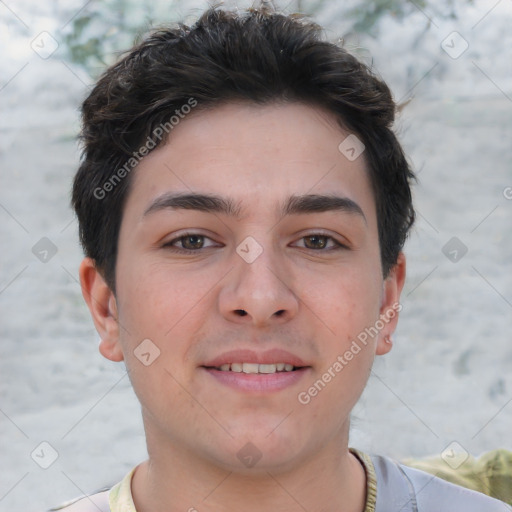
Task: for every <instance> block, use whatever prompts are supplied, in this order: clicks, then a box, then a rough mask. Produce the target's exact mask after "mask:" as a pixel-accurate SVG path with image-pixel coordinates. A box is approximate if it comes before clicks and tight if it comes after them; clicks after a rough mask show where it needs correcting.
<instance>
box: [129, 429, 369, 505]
mask: <svg viewBox="0 0 512 512" xmlns="http://www.w3.org/2000/svg"><path fill="white" fill-rule="evenodd" d="M345 430H346V432H345ZM343 431H344V432H343V433H342V436H341V437H343V439H340V436H337V437H336V438H334V439H333V440H332V442H329V443H326V444H325V445H323V446H321V447H315V450H313V451H314V454H312V455H305V456H302V457H297V459H296V460H294V461H293V463H292V464H288V465H287V467H286V468H283V467H278V466H274V467H264V466H262V467H261V468H260V469H258V470H256V466H255V467H254V468H252V469H250V470H245V471H244V472H240V471H239V470H238V469H229V468H228V467H222V465H221V464H219V463H215V462H214V461H212V460H205V458H199V457H198V456H197V454H195V453H194V452H193V451H192V450H190V449H187V448H184V447H183V446H180V445H179V444H178V443H175V444H173V443H169V442H167V443H166V444H164V443H162V440H159V442H158V443H152V442H150V439H151V436H148V453H149V460H148V461H146V462H144V463H142V464H141V465H140V466H139V467H138V468H137V470H136V471H135V474H134V476H133V480H132V495H133V499H134V502H135V506H136V509H137V512H150V511H154V510H167V511H169V512H175V511H176V512H177V511H180V512H183V511H189V512H194V511H198V512H210V511H211V512H213V511H215V512H224V511H226V512H227V511H232V510H244V512H262V511H267V510H273V511H276V512H277V511H283V512H284V511H286V512H289V511H295V510H296V511H300V512H303V511H304V510H308V511H314V510H322V511H326V512H327V511H333V512H334V511H336V512H362V511H363V510H364V506H365V500H366V476H365V472H364V469H363V468H362V466H361V464H360V463H359V461H358V460H357V459H356V457H355V456H354V455H352V454H351V453H350V452H349V451H348V448H347V444H348V425H347V428H346V429H345V428H344V429H343ZM148 433H149V432H146V434H148ZM157 445H158V449H156V448H155V449H154V450H153V449H152V448H153V446H157Z"/></svg>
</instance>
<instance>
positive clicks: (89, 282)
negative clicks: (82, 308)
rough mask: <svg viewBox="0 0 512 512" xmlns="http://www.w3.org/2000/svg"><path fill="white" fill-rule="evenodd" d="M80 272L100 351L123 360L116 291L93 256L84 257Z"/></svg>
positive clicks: (112, 358) (111, 357)
mask: <svg viewBox="0 0 512 512" xmlns="http://www.w3.org/2000/svg"><path fill="white" fill-rule="evenodd" d="M79 273H80V284H81V286H82V295H83V297H84V299H85V302H86V303H87V306H88V307H89V311H90V312H91V316H92V319H93V321H94V325H95V326H96V330H97V331H98V334H99V335H100V338H101V341H100V346H99V350H100V353H101V354H102V355H103V356H104V357H106V358H107V359H110V360H111V361H116V362H118V361H122V360H123V359H124V356H123V352H122V350H121V343H120V342H119V323H118V320H117V302H116V298H115V296H114V293H113V292H112V290H111V289H110V288H109V286H108V285H107V283H106V282H105V279H104V278H103V276H102V275H101V273H100V272H99V270H98V269H97V268H96V265H95V263H94V260H92V259H91V258H84V260H83V261H82V263H81V264H80V270H79Z"/></svg>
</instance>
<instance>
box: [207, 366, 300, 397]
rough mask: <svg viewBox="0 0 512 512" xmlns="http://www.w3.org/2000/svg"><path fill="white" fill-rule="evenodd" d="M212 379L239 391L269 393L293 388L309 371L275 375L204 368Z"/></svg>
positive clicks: (277, 373)
mask: <svg viewBox="0 0 512 512" xmlns="http://www.w3.org/2000/svg"><path fill="white" fill-rule="evenodd" d="M202 368H203V370H205V371H206V372H208V373H209V374H210V375H211V376H212V377H213V378H215V379H217V380H218V381H219V382H221V383H222V384H224V385H226V386H229V387H231V388H233V389H237V390H239V391H253V392H260V393H261V392H263V393H269V392H272V391H280V390H281V389H285V388H287V387H290V386H293V385H294V384H296V383H297V382H298V381H299V380H300V379H302V378H303V377H304V376H305V375H306V373H307V372H308V371H309V370H310V368H309V367H304V368H300V369H298V370H294V371H291V372H276V373H243V372H240V373H238V372H231V371H230V372H223V371H220V370H215V369H214V368H205V367H204V366H203V367H202Z"/></svg>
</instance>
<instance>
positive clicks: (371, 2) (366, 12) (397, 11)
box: [346, 0, 427, 35]
mask: <svg viewBox="0 0 512 512" xmlns="http://www.w3.org/2000/svg"><path fill="white" fill-rule="evenodd" d="M426 6H427V2H426V1H425V0H414V3H413V2H411V1H404V0H367V1H366V2H361V5H358V6H357V7H354V8H352V9H350V10H348V12H347V13H346V15H347V17H348V18H350V19H353V20H354V25H353V30H354V32H360V33H366V34H370V35H375V33H376V27H377V24H378V22H379V21H380V19H381V18H382V17H383V16H385V15H390V16H392V17H394V18H397V19H399V20H402V19H404V18H405V17H406V16H407V15H409V14H410V13H411V12H414V11H416V10H418V9H424V8H425V7H426Z"/></svg>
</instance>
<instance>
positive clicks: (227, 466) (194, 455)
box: [80, 103, 405, 512]
mask: <svg viewBox="0 0 512 512" xmlns="http://www.w3.org/2000/svg"><path fill="white" fill-rule="evenodd" d="M347 135H348V132H344V131H343V130H342V129H341V128H340V127H339V125H338V123H337V121H336V119H335V118H334V117H333V115H332V114H330V113H329V112H325V111H323V110H320V109H318V108H313V107H311V106H307V105H304V104H299V103H295V104H285V105H268V106H264V107H262V106H254V105H251V104H237V103H232V104H227V105H223V106H220V107H216V108H215V109H212V110H209V111H203V112H195V113H193V114H191V115H189V116H188V117H187V118H186V119H185V120H184V121H182V122H180V124H179V125H178V126H176V127H175V128H174V130H173V132H172V134H171V138H170V140H169V141H168V142H167V143H166V144H165V145H163V146H161V147H159V148H157V149H156V150H154V151H153V152H151V153H150V154H149V155H148V156H147V157H145V158H144V159H143V160H142V162H141V163H140V164H139V166H138V168H137V169H136V171H135V174H134V176H133V178H134V181H133V183H132V187H131V190H130V193H129V196H128V198H127V202H126V205H125V209H124V212H123V219H122V225H121V230H120V235H119V250H118V258H117V266H116V287H117V290H116V295H115V296H114V294H113V293H112V291H111V290H110V289H109V288H108V286H107V285H106V283H105V281H104V279H103V277H102V275H101V273H100V272H98V271H97V269H96V268H95V266H94V262H93V261H91V260H90V259H87V258H86V259H84V261H83V262H82V265H81V267H80V278H81V283H82V289H83V293H84V298H85V300H86V302H87V304H88V306H89V308H90V310H91V314H92V317H93V319H94V322H95V325H96V328H97V330H98V332H99V334H100V337H101V343H100V352H101V353H102V354H103V356H105V357H106V358H108V359H110V360H113V361H121V360H124V361H125V364H126V367H127V370H128V372H129V375H130V379H131V381H132V384H133V387H134V390H135V392H136V394H137V396H138V398H139V400H140V402H141V405H142V414H143V420H144V425H145V430H146V438H147V446H148V453H149V461H146V462H144V463H142V464H141V465H139V466H138V468H137V470H136V472H135V475H134V477H133V480H132V494H133V497H134V501H135V505H136V507H137V510H138V511H139V512H146V511H148V512H149V511H150V510H169V511H174V510H176V511H178V510H180V511H183V510H189V509H190V508H192V507H196V508H197V509H198V510H200V511H203V510H212V511H213V510H215V511H224V510H226V511H227V510H237V509H242V508H243V509H244V510H245V511H248V512H251V511H263V510H274V511H281V510H282V511H285V510H286V511H291V510H301V511H302V510H304V509H306V510H308V511H320V510H322V511H335V510H336V511H344V512H356V511H358V512H359V511H362V510H363V509H364V503H365V492H366V491H365V485H366V479H365V474H364V470H363V468H362V466H361V465H360V463H359V462H358V461H357V459H356V458H355V457H354V456H353V455H352V454H351V453H350V452H349V451H348V448H347V446H348V429H349V415H350V411H351V409H352V407H353V406H354V404H355V403H356V402H357V400H358V399H359V397H360V395H361V393H362V391H363V389H364V387H365V384H366V382H367V379H368V376H369V372H370V370H371V366H372V363H373V359H374V357H375V355H382V354H385V353H387V352H388V351H389V350H390V348H391V344H390V343H386V342H385V341H384V340H385V338H386V337H387V336H390V335H391V334H392V333H393V331H394V329H395V327H396V323H397V319H398V313H397V314H396V315H394V318H393V319H392V320H390V321H389V322H387V323H386V324H385V326H384V327H383V329H382V330H381V331H380V332H379V334H378V335H377V336H375V337H373V338H370V339H369V341H368V343H367V345H366V346H363V345H361V347H362V349H361V351H360V352H359V353H358V354H357V355H355V356H354V358H353V359H352V360H351V361H349V362H348V364H347V365H346V366H344V368H343V370H342V371H340V372H339V373H337V374H336V376H335V377H334V378H333V379H332V380H331V382H329V383H328V384H327V385H326V386H325V388H323V389H322V390H321V392H319V393H318V394H317V395H316V396H315V397H314V398H312V399H311V401H310V402H309V403H308V404H306V405H304V404H302V403H300V402H299V401H298V399H297V395H298V393H300V392H301V391H305V390H307V389H308V388H309V387H310V386H311V385H312V384H313V383H314V382H315V381H317V380H318V379H319V378H321V376H322V374H323V373H324V372H325V371H327V370H328V368H329V367H332V365H333V363H334V362H335V361H336V360H337V357H338V356H339V355H342V354H344V353H345V351H346V350H347V349H348V348H349V347H350V345H351V343H352V341H353V340H354V339H356V337H357V335H358V334H359V333H361V332H363V331H364V329H365V328H367V327H369V326H373V325H374V324H375V322H376V321H377V320H378V319H379V317H380V315H383V314H386V312H387V311H389V310H391V309H393V305H395V307H396V304H397V303H398V301H399V298H400V293H401V290H402V287H403V284H404V279H405V258H404V256H403V254H400V257H399V259H398V261H397V264H396V265H395V267H394V268H393V269H392V271H391V273H390V274H389V275H388V277H387V278H386V279H384V278H383V275H382V267H381V261H380V252H379V241H378V232H377V218H376V210H375V199H374V197H373V194H372V190H371V187H370V182H369V179H368V174H367V171H366V162H365V159H364V153H363V155H361V156H360V157H359V158H357V159H356V160H354V161H352V162H351V161H349V160H348V159H347V158H345V156H344V155H343V154H342V153H340V151H339V150H338V145H339V144H340V143H341V142H342V141H343V140H344V139H345V138H346V136H347ZM168 192H183V193H191V192H195V193H211V194H217V195H220V196H224V197H227V196H229V197H230V198H232V199H233V200H234V201H235V202H236V203H237V204H239V206H240V208H241V215H240V217H239V218H235V217H232V216H228V215H226V214H223V213H207V212H201V211H196V210H189V209H159V210H156V211H153V212H151V213H149V214H147V215H144V212H145V211H146V210H147V209H148V207H149V205H150V204H151V203H152V201H154V200H155V198H158V197H159V196H161V195H162V194H165V193H168ZM300 194H336V195H339V196H343V197H346V198H349V199H351V200H352V201H354V202H355V203H357V204H358V205H359V206H360V208H361V210H362V212H363V213H364V218H363V216H362V215H360V214H357V213H353V212H344V211H327V212H315V213H308V214H295V215H287V216H285V217H283V216H282V215H280V214H279V211H278V207H279V205H281V204H282V203H284V202H285V201H286V199H287V198H288V196H290V195H300ZM185 231H188V232H193V233H196V234H198V235H204V236H206V237H208V238H205V239H200V241H199V244H198V240H197V238H196V239H193V240H191V239H186V240H183V239H182V240H181V242H180V241H179V240H178V241H174V248H176V249H179V248H182V247H187V248H191V247H192V250H193V249H194V248H195V247H199V248H200V250H196V252H195V253H193V254H180V253H178V252H173V251H172V250H171V247H170V246H165V247H164V244H165V243H169V242H172V241H173V240H176V239H177V238H178V237H179V236H183V235H184V233H185ZM315 234H320V235H323V236H327V237H332V238H327V239H323V238H322V239H316V241H315V239H311V238H307V237H308V236H309V237H311V236H312V235H315ZM248 236H251V237H253V238H254V239H255V240H256V241H257V242H258V243H259V244H260V246H261V248H262V249H263V252H262V253H261V254H260V255H259V256H258V257H257V258H256V259H255V260H254V261H253V262H252V263H247V262H246V261H245V260H244V259H242V258H241V257H240V256H239V254H237V252H236V248H237V246H238V245H239V244H240V243H241V242H242V241H243V240H244V239H245V238H246V237H248ZM305 237H306V238H305ZM333 239H334V240H337V241H338V242H339V243H341V244H344V245H345V247H344V248H341V249H340V250H332V249H331V247H336V245H335V244H334V243H333V241H332V240H333ZM202 243H204V245H201V244H202ZM324 243H326V244H327V245H326V246H324V245H323V244H324ZM183 244H184V245H183ZM319 247H320V248H319ZM240 310H244V311H245V312H246V314H245V315H241V314H240V313H239V311H240ZM277 312H280V313H277ZM144 339H150V340H151V341H152V343H154V345H156V346H157V347H158V349H159V350H160V355H159V357H158V358H156V359H155V360H154V361H153V362H152V364H150V365H148V366H145V365H144V364H142V363H141V361H140V360H139V359H138V358H137V357H135V354H134V350H135V349H136V348H137V346H138V345H139V344H140V343H141V341H142V340H144ZM236 348H251V349H253V350H256V351H263V350H266V349H269V348H282V349H285V350H288V351H289V352H291V353H293V354H296V355H297V356H299V357H301V358H302V359H303V360H304V361H306V362H307V364H308V365H309V366H310V369H309V370H308V372H307V373H305V374H304V376H303V377H302V378H301V379H300V380H299V381H298V382H297V383H295V384H293V385H292V386H290V387H288V388H285V389H283V390H280V391H277V392H272V393H265V392H259V393H258V392H256V393H247V392H241V391H239V390H235V389H232V388H230V387H227V386H225V385H224V384H222V383H219V382H218V381H217V380H216V379H214V378H212V377H211V376H210V375H209V374H208V373H207V372H205V371H204V368H201V366H202V365H203V364H204V363H205V362H206V361H208V360H209V359H212V358H213V357H216V356H218V355H220V354H221V353H222V352H225V351H227V350H232V349H236ZM248 442H250V443H252V445H254V446H255V447H256V448H257V450H258V452H259V453H260V454H261V459H260V460H259V461H258V462H257V464H256V465H255V466H253V467H251V468H248V467H246V466H245V465H244V464H243V463H242V462H241V461H240V460H239V458H238V457H237V453H238V452H239V451H240V449H241V448H242V447H244V445H246V443H248Z"/></svg>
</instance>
